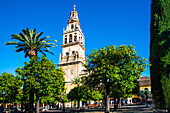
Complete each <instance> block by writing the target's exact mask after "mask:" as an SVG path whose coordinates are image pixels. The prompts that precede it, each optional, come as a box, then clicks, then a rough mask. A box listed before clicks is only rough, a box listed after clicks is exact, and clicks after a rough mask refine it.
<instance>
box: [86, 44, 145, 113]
mask: <svg viewBox="0 0 170 113" xmlns="http://www.w3.org/2000/svg"><path fill="white" fill-rule="evenodd" d="M146 66H147V64H146V59H145V58H142V57H140V56H138V55H137V53H136V51H135V50H134V46H131V45H130V46H126V45H122V46H120V47H116V46H113V45H111V46H107V47H106V48H105V47H103V48H102V49H99V50H96V49H95V50H94V51H92V53H90V54H88V55H87V64H86V65H85V67H86V68H87V69H88V70H91V71H90V72H91V74H90V75H89V77H88V78H87V81H88V82H87V83H88V84H92V85H91V86H102V87H104V92H105V113H109V112H110V108H109V102H110V93H111V86H117V85H118V84H120V86H119V87H120V88H121V87H122V86H123V87H124V86H126V87H128V88H134V87H135V84H134V81H135V80H136V79H137V77H139V76H140V75H141V72H143V71H144V70H145V67H146ZM113 88H114V87H113ZM112 93H113V92H112Z"/></svg>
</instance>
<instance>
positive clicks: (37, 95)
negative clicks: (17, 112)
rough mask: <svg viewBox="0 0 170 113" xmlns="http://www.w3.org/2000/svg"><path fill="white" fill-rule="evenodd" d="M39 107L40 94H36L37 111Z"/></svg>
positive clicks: (37, 112)
mask: <svg viewBox="0 0 170 113" xmlns="http://www.w3.org/2000/svg"><path fill="white" fill-rule="evenodd" d="M39 107H40V103H39V94H38V93H37V94H36V113H39Z"/></svg>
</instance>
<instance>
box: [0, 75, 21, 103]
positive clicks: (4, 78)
mask: <svg viewBox="0 0 170 113" xmlns="http://www.w3.org/2000/svg"><path fill="white" fill-rule="evenodd" d="M0 86H1V87H0V93H1V94H2V92H1V91H2V90H3V89H4V90H6V93H7V94H6V95H5V102H8V103H17V102H20V101H21V97H22V89H21V86H22V81H21V80H20V79H19V78H18V77H15V76H14V75H12V74H10V73H6V72H4V73H2V75H1V76H0ZM2 99H3V98H2V96H1V97H0V100H1V101H2Z"/></svg>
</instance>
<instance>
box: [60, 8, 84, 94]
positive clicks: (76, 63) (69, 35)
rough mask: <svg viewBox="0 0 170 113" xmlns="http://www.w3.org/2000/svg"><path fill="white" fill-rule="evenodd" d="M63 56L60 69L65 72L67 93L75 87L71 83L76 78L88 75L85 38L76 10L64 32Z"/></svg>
mask: <svg viewBox="0 0 170 113" xmlns="http://www.w3.org/2000/svg"><path fill="white" fill-rule="evenodd" d="M61 47H62V54H61V53H60V57H59V64H58V66H59V67H62V68H63V70H64V72H65V75H64V77H65V82H66V93H69V91H70V90H71V89H72V88H74V87H75V85H72V84H71V83H70V82H71V80H72V79H73V78H75V77H78V76H79V77H81V76H85V75H87V73H85V72H84V70H85V68H84V67H83V65H84V64H85V63H86V61H85V37H84V34H83V33H82V30H81V27H80V22H79V18H78V13H77V11H76V10H75V5H74V8H73V11H71V13H70V18H69V20H68V23H67V27H66V30H64V31H63V44H62V46H61Z"/></svg>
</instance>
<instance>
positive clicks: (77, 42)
mask: <svg viewBox="0 0 170 113" xmlns="http://www.w3.org/2000/svg"><path fill="white" fill-rule="evenodd" d="M77 44H79V45H80V47H81V48H82V49H83V50H84V51H86V49H85V48H84V46H83V45H82V44H81V43H80V42H79V41H76V42H72V43H67V44H63V45H62V46H61V47H62V48H64V47H68V46H72V45H77Z"/></svg>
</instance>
